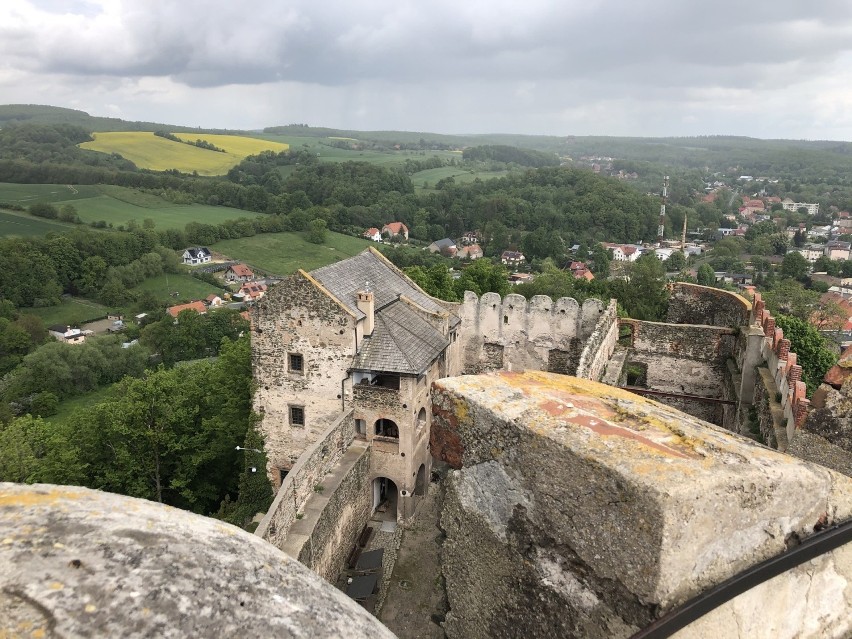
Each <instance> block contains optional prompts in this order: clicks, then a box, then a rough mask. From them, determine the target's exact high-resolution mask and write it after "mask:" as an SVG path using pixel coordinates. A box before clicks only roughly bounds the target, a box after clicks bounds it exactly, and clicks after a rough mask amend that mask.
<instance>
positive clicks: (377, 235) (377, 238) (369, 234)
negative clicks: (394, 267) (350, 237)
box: [361, 226, 382, 242]
mask: <svg viewBox="0 0 852 639" xmlns="http://www.w3.org/2000/svg"><path fill="white" fill-rule="evenodd" d="M361 237H365V238H367V239H368V240H372V241H373V242H381V241H382V232H381V231H380V230H379V229H377V228H376V227H375V226H371V227H370V228H368V229H367V230H366V231H364V232H363V233H362V234H361Z"/></svg>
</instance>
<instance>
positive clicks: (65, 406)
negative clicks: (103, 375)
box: [45, 384, 115, 424]
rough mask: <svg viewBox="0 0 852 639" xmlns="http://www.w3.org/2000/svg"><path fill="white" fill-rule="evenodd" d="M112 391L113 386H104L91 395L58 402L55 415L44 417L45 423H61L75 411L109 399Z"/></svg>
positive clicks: (87, 394)
mask: <svg viewBox="0 0 852 639" xmlns="http://www.w3.org/2000/svg"><path fill="white" fill-rule="evenodd" d="M114 389H115V385H113V384H110V385H109V386H104V387H103V388H99V389H98V390H95V391H92V392H91V393H86V394H85V395H79V396H77V397H69V398H68V399H66V400H63V401H61V402H59V406H58V407H57V411H56V415H51V416H50V417H46V418H45V421H46V422H48V423H50V424H59V423H62V422H64V421H66V420H67V419H68V418H69V417H71V415H73V414H74V413H75V412H76V411H78V410H81V409H83V408H89V407H90V406H94V405H95V404H99V403H100V402H103V401H105V400H107V399H109V397H110V395H112V393H113V390H114Z"/></svg>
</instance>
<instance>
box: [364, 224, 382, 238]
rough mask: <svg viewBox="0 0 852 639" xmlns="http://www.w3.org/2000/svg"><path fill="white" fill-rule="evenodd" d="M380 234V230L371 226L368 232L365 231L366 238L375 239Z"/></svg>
mask: <svg viewBox="0 0 852 639" xmlns="http://www.w3.org/2000/svg"><path fill="white" fill-rule="evenodd" d="M378 232H379V229H377V228H376V227H375V226H371V227H370V228H368V229H367V230H366V231H364V237H373V236H374V235H375V234H376V233H378Z"/></svg>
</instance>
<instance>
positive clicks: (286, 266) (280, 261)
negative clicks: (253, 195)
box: [211, 232, 372, 275]
mask: <svg viewBox="0 0 852 639" xmlns="http://www.w3.org/2000/svg"><path fill="white" fill-rule="evenodd" d="M370 244H372V242H368V241H367V240H362V239H360V238H357V237H351V236H349V235H341V234H340V233H331V232H329V233H328V239H327V240H326V243H325V244H311V243H310V242H307V241H306V240H305V238H304V236H303V235H302V234H301V233H268V234H264V235H255V236H254V237H244V238H240V239H237V240H222V241H221V242H217V243H216V244H214V245H213V246H212V247H211V248H212V249H214V250H215V251H217V252H219V253H222V254H223V255H227V256H228V257H230V258H232V259H235V260H242V261H244V262H245V263H246V264H248V265H249V266H253V267H257V268H259V269H262V270H265V271H268V272H270V273H275V274H276V275H289V274H290V273H293V272H294V271H296V270H298V269H300V268H302V269H305V270H306V271H310V270H312V269H315V268H319V267H320V266H325V265H326V264H331V263H332V262H337V261H340V260H342V259H346V258H347V257H352V256H353V255H356V254H358V253H360V252H361V251H363V250H364V249H365V248H367V247H368V246H369V245H370Z"/></svg>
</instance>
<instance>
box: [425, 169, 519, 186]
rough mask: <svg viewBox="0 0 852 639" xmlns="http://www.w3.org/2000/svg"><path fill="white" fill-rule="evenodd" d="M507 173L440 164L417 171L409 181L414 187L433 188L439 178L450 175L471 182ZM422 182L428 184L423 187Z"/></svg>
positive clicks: (507, 172)
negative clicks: (438, 166)
mask: <svg viewBox="0 0 852 639" xmlns="http://www.w3.org/2000/svg"><path fill="white" fill-rule="evenodd" d="M504 175H509V171H470V170H467V169H463V168H461V167H458V166H442V167H440V168H437V169H426V170H425V171H418V172H417V173H414V174H413V175H412V176H411V183H412V184H413V185H414V188H416V189H423V188H433V187H434V186H435V184H436V183H437V182H438V181H439V180H443V179H444V178H448V177H451V178H453V179H454V180H455V181H456V182H457V183H464V182H473V181H474V180H476V179H480V180H490V179H491V178H498V177H503V176H504ZM424 184H426V185H428V186H425V187H424Z"/></svg>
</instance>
